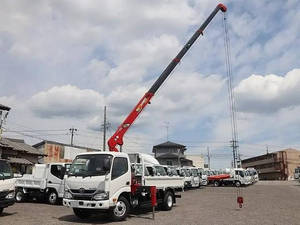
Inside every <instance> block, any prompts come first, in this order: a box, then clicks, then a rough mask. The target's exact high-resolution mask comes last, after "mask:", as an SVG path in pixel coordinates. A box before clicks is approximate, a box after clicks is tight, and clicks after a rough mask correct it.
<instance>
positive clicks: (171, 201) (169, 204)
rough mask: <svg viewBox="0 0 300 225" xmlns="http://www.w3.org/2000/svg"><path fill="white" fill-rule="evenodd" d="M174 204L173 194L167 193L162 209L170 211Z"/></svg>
mask: <svg viewBox="0 0 300 225" xmlns="http://www.w3.org/2000/svg"><path fill="white" fill-rule="evenodd" d="M173 204H174V198H173V194H172V193H171V192H170V191H168V192H167V193H166V195H165V197H164V200H163V204H162V209H163V210H171V209H172V207H173Z"/></svg>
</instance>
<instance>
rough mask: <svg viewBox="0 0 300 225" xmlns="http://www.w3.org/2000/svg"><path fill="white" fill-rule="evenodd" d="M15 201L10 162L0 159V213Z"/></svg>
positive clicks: (13, 180)
mask: <svg viewBox="0 0 300 225" xmlns="http://www.w3.org/2000/svg"><path fill="white" fill-rule="evenodd" d="M14 203H15V178H14V175H13V172H12V170H11V167H10V164H9V163H8V162H7V161H5V160H1V159H0V214H1V213H2V212H3V209H4V208H6V207H8V206H11V205H13V204H14Z"/></svg>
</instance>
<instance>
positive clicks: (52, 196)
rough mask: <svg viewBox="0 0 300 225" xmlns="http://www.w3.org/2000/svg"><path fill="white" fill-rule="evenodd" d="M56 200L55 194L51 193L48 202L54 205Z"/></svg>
mask: <svg viewBox="0 0 300 225" xmlns="http://www.w3.org/2000/svg"><path fill="white" fill-rule="evenodd" d="M56 199H57V196H56V193H54V192H52V193H51V194H50V195H49V202H50V203H55V202H56Z"/></svg>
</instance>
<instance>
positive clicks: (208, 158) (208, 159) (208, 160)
mask: <svg viewBox="0 0 300 225" xmlns="http://www.w3.org/2000/svg"><path fill="white" fill-rule="evenodd" d="M207 164H208V169H210V154H209V147H208V146H207Z"/></svg>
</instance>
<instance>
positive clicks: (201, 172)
mask: <svg viewBox="0 0 300 225" xmlns="http://www.w3.org/2000/svg"><path fill="white" fill-rule="evenodd" d="M198 174H199V176H200V177H201V185H202V186H206V185H207V184H208V181H207V175H206V173H205V171H204V169H203V168H198Z"/></svg>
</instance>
